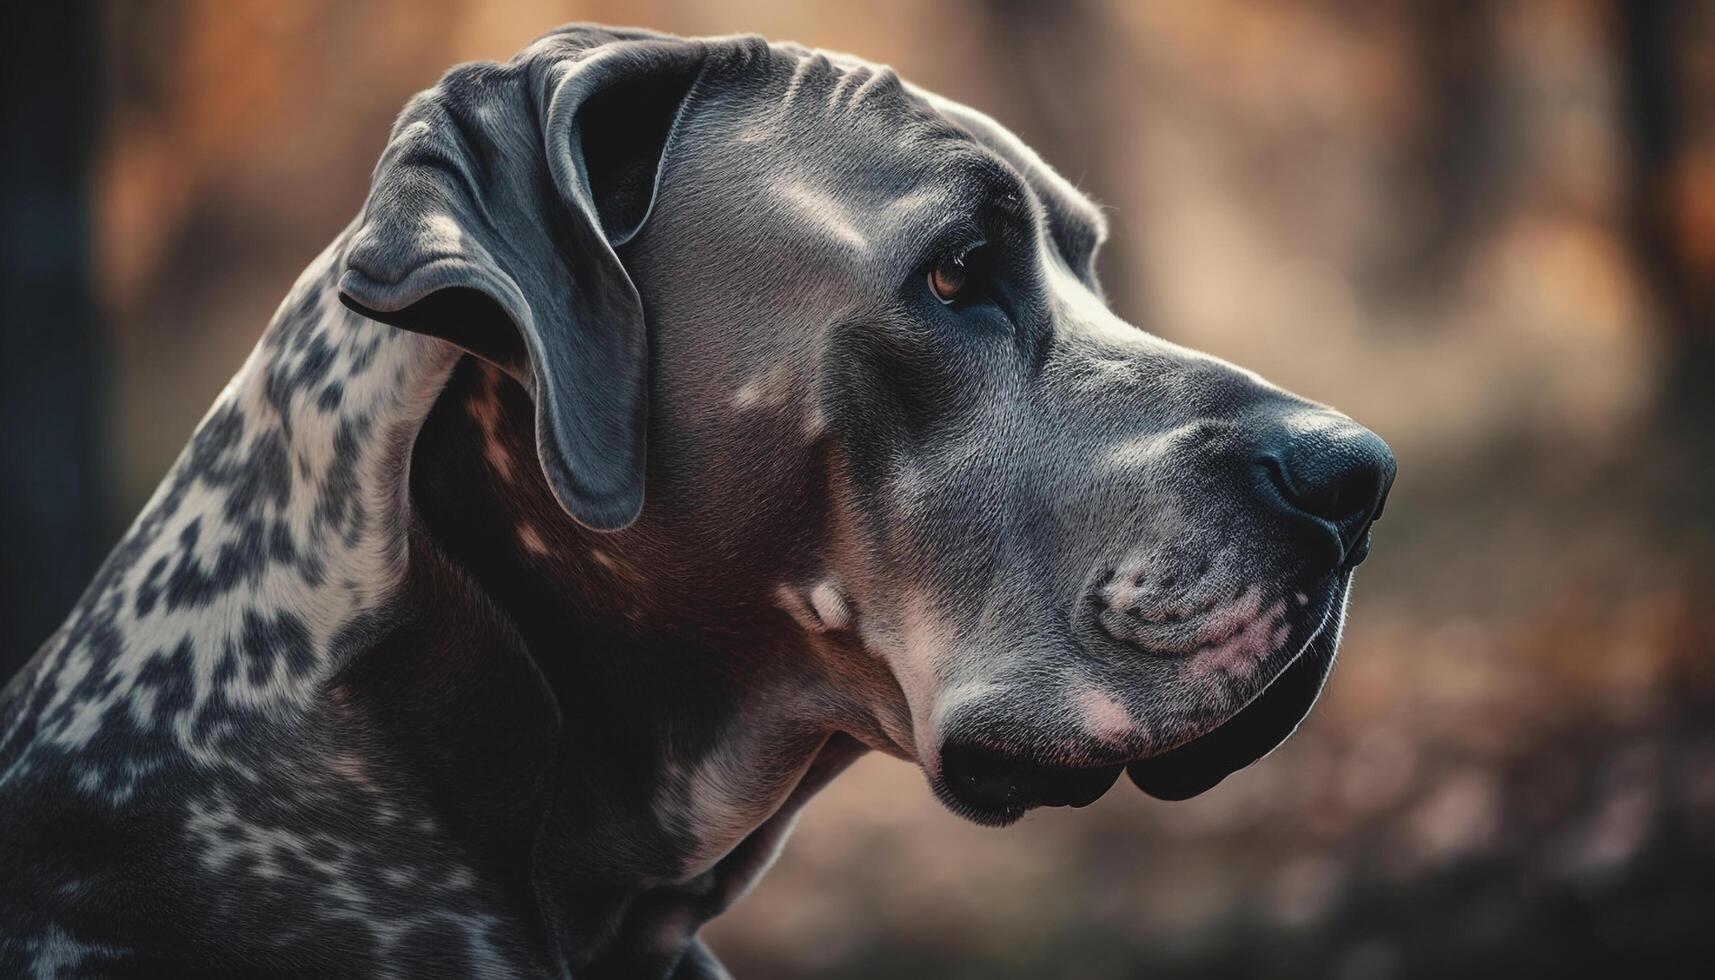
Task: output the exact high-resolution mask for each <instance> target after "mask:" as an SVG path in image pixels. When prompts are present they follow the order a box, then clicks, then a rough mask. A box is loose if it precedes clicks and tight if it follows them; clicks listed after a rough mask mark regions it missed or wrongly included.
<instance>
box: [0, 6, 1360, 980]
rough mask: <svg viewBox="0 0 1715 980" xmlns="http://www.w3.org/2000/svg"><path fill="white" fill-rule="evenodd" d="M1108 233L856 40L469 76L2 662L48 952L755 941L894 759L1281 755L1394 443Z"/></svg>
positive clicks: (5, 885) (408, 129) (959, 791)
mask: <svg viewBox="0 0 1715 980" xmlns="http://www.w3.org/2000/svg"><path fill="white" fill-rule="evenodd" d="M1104 234H1105V230H1104V226H1103V220H1102V217H1101V214H1100V213H1099V212H1098V210H1097V209H1096V208H1095V207H1094V206H1092V205H1091V204H1090V202H1089V201H1088V200H1087V199H1086V198H1085V197H1084V196H1082V195H1081V194H1080V193H1079V192H1078V191H1077V190H1076V189H1074V188H1073V187H1072V185H1071V184H1069V183H1068V182H1066V181H1065V180H1063V179H1062V178H1060V177H1059V176H1057V175H1056V174H1055V173H1054V171H1053V170H1051V169H1050V168H1049V167H1048V165H1046V164H1045V163H1044V162H1043V161H1042V160H1041V159H1039V158H1038V157H1037V156H1036V155H1035V154H1034V153H1032V152H1031V151H1030V150H1029V149H1028V148H1026V147H1025V146H1024V145H1023V144H1022V143H1021V142H1019V140H1018V139H1017V138H1015V137H1014V136H1012V135H1011V134H1010V133H1008V132H1007V131H1006V130H1004V129H1003V128H1001V127H1000V126H999V125H998V124H996V123H995V122H993V121H992V120H990V119H989V118H988V117H986V116H983V115H981V114H979V113H977V112H975V111H973V110H971V109H968V108H965V107H963V106H960V105H957V104H954V103H952V102H949V101H947V100H945V99H941V98H939V97H936V96H934V95H931V94H929V93H927V92H924V91H921V90H919V89H916V88H913V87H912V86H910V85H909V84H906V83H904V82H902V81H900V79H899V78H898V77H897V76H896V75H894V74H893V73H892V72H891V71H889V70H887V69H885V68H881V67H878V66H875V65H871V64H868V63H865V62H862V61H859V60H857V59H854V58H851V57H847V56H844V55H836V54H828V53H824V52H819V51H813V50H808V49H805V48H802V47H797V46H793V45H786V44H769V43H767V42H765V41H763V40H761V39H758V38H754V37H739V38H717V39H710V40H683V39H679V38H673V37H667V36H663V35H658V34H653V33H648V32H643V31H629V30H609V29H604V28H596V27H573V28H566V29H562V30H560V31H557V32H555V33H553V34H551V35H549V36H547V37H545V38H543V39H542V40H540V41H538V42H536V43H535V44H533V45H531V46H530V47H528V48H526V49H525V50H524V51H523V52H522V53H521V54H519V55H518V56H517V57H516V58H514V59H513V60H512V61H510V62H508V63H506V64H475V65H466V66H463V67H459V68H455V69H453V70H452V71H451V72H450V73H449V74H447V75H446V76H445V77H444V78H443V79H442V80H441V81H440V83H439V84H438V85H437V86H436V87H434V88H432V89H430V90H429V91H427V92H425V93H423V94H422V95H420V96H418V97H417V98H416V99H415V100H413V101H412V102H411V103H410V104H409V105H408V106H407V107H406V109H405V111H404V113H403V114H402V115H401V116H400V117H399V120H398V122H397V123H396V125H395V126H394V129H393V132H392V136H391V139H390V141H389V143H388V144H387V147H386V150H385V152H384V153H383V155H382V157H381V160H380V163H379V164H378V165H377V167H376V169H375V172H374V176H373V183H372V185H371V187H370V191H369V196H368V199H367V200H366V201H365V202H364V204H363V208H362V211H361V212H360V213H359V215H358V217H357V219H356V220H355V221H354V222H353V223H352V224H351V225H350V226H349V227H348V228H347V229H346V230H345V231H344V232H343V233H342V234H340V235H339V236H338V237H337V238H336V239H335V240H334V242H333V244H332V245H331V246H330V247H329V248H328V249H327V250H326V251H325V252H324V253H323V254H322V255H321V257H319V258H318V259H316V260H315V261H314V262H313V263H312V264H311V265H310V267H309V269H308V270H307V271H306V272H305V273H304V274H303V276H302V277H301V278H300V279H299V281H298V283H297V284H296V285H295V286H294V287H293V288H292V290H291V292H290V294H289V295H288V296H287V298H286V300H285V302H284V304H283V305H282V306H281V308H280V310H279V312H278V313H277V314H276V315H275V317H274V319H273V322H272V323H271V324H270V325H269V326H268V328H267V330H266V332H265V333H264V334H263V336H262V339H261V342H260V344H259V345H258V346H257V348H256V350H255V352H254V354H252V355H251V357H250V358H249V360H248V361H247V362H246V363H245V364H244V366H243V368H242V369H241V370H240V371H239V372H238V374H237V376H236V377H235V378H234V379H233V380H232V382H231V383H230V384H228V385H227V387H226V389H225V390H224V391H223V392H222V393H221V395H220V397H219V399H218V400H217V401H216V403H215V405H214V407H213V408H212V409H211V410H210V412H209V413H208V415H207V416H206V417H205V418H204V419H203V421H202V423H201V424H200V426H199V427H198V428H197V430H196V433H195V435H194V436H193V437H192V439H191V441H190V444H189V446H188V447H187V448H186V450H185V451H184V454H183V455H182V456H181V457H180V458H179V460H178V462H177V463H176V464H175V465H174V466H173V468H172V470H171V472H169V473H168V475H167V477H166V479H165V481H164V482H163V483H162V485H161V487H160V489H159V490H158V491H157V492H156V494H155V495H154V497H153V499H152V500H150V502H149V504H148V506H147V507H146V508H145V509H144V511H143V513H142V515H141V516H140V517H139V518H138V519H137V521H136V523H135V525H134V526H133V527H132V528H131V529H130V531H129V532H128V533H127V534H126V535H125V537H124V539H123V540H122V541H121V542H120V544H119V545H118V547H117V548H116V549H115V551H114V552H113V554H112V556H111V557H110V558H109V559H108V560H107V562H106V564H105V565H104V566H103V567H102V569H101V571H100V573H99V574H98V575H97V576H96V578H95V581H94V582H93V583H92V584H91V585H90V587H89V590H88V592H87V593H86V594H85V595H84V596H83V598H82V600H81V601H80V602H79V603H78V605H77V607H76V608H75V609H74V610H73V611H72V613H71V615H70V618H68V619H67V620H66V622H65V624H64V625H63V626H62V627H61V628H60V629H59V631H58V632H57V633H55V634H54V636H53V637H52V638H50V639H49V641H48V642H47V644H46V646H45V647H44V648H43V649H42V650H41V652H40V653H39V654H37V656H36V658H35V659H34V660H33V661H32V662H31V663H30V665H29V666H28V667H27V668H26V669H25V670H24V671H23V673H22V674H21V675H19V676H18V677H17V678H16V679H15V680H13V681H12V682H11V683H10V684H9V685H8V686H7V687H6V689H5V693H4V696H3V699H0V947H3V948H0V974H4V975H6V976H21V975H34V976H51V977H68V976H110V975H120V976H130V975H150V976H152V975H161V976H172V977H193V976H243V977H269V976H386V977H401V978H420V977H439V976H458V977H464V976H483V977H512V976H530V977H537V976H557V977H565V976H575V977H580V978H590V977H711V976H723V975H724V972H723V971H722V969H721V968H720V966H719V964H718V963H717V962H716V960H715V959H714V957H713V956H712V955H711V954H710V953H709V951H708V950H707V949H706V948H705V947H704V946H703V945H702V943H701V942H700V941H699V940H698V938H697V931H698V928H699V927H700V925H701V924H702V923H704V922H706V921H707V920H708V919H710V918H711V917H712V916H714V915H716V914H718V913H719V912H720V911H721V910H722V909H724V908H726V907H727V906H728V905H729V904H730V903H731V902H733V901H734V900H735V899H737V898H738V897H739V896H741V895H742V894H743V893H744V892H745V890H746V889H748V888H749V887H750V886H751V885H752V884H753V883H754V882H755V880H756V879H757V877H758V876H759V875H760V874H761V872H762V871H763V869H764V868H765V867H766V866H767V865H768V863H769V862H770V860H771V859H772V857H773V856H774V854H775V853H776V851H777V850H778V849H779V847H780V846H781V843H782V841H783V839H784V837H785V836H786V833H787V831H788V830H789V828H790V826H791V824H792V821H793V819H794V816H795V814H796V813H797V812H798V811H799V809H800V808H801V807H802V806H803V804H804V803H805V801H806V800H808V799H809V798H810V797H811V796H812V795H813V794H814V793H815V792H816V791H817V790H818V789H819V788H820V787H821V786H823V785H824V784H826V783H827V782H828V780H830V779H831V778H833V777H834V776H835V775H836V774H837V773H839V772H840V770H841V769H842V768H843V767H844V766H846V765H847V764H848V763H849V762H851V761H852V759H853V758H855V757H857V756H858V755H859V754H861V753H863V752H865V751H868V750H878V751H881V752H885V753H888V754H890V755H893V756H897V757H899V758H901V759H905V760H908V761H910V762H912V763H914V764H916V765H917V766H919V767H921V769H922V771H923V772H924V774H925V775H926V776H927V779H928V783H929V786H930V787H931V788H932V790H933V792H934V793H935V795H936V796H938V797H939V798H940V799H941V800H943V801H944V802H945V803H946V804H947V805H948V806H949V807H951V808H952V809H953V810H955V811H957V812H958V813H960V814H963V815H964V816H966V817H969V818H970V819H972V820H974V821H977V822H979V823H985V824H1005V823H1008V822H1010V821H1014V820H1016V819H1018V818H1019V816H1020V815H1021V814H1023V813H1024V812H1025V811H1027V810H1029V809H1031V808H1032V807H1036V806H1042V805H1055V806H1058V805H1072V806H1081V805H1084V804H1087V803H1089V802H1091V801H1092V800H1094V799H1096V798H1097V797H1098V796H1100V795H1102V793H1103V792H1105V791H1106V790H1107V789H1108V788H1109V787H1110V786H1111V785H1112V784H1113V782H1114V781H1115V780H1116V779H1117V778H1118V776H1119V774H1120V773H1121V771H1122V770H1124V771H1126V772H1128V774H1129V776H1130V778H1131V780H1132V781H1133V782H1135V783H1136V784H1137V785H1138V786H1139V787H1141V788H1142V789H1143V790H1145V791H1146V792H1149V793H1152V794H1154V795H1156V796H1159V797H1163V798H1168V799H1177V798H1183V797H1187V796H1191V795H1193V794H1196V793H1198V792H1201V791H1203V790H1205V789H1208V788H1209V787H1210V786H1212V785H1214V784H1215V783H1216V782H1218V781H1220V780H1221V779H1222V778H1223V777H1224V776H1226V775H1227V774H1228V773H1230V772H1232V771H1233V770H1235V769H1238V768H1240V767H1242V766H1245V765H1247V764H1249V763H1250V762H1252V761H1254V760H1255V759H1257V758H1258V757H1259V756H1261V755H1262V754H1263V753H1265V752H1267V751H1268V750H1269V749H1271V748H1272V747H1273V746H1274V745H1275V744H1276V743H1278V742H1279V741H1280V740H1281V739H1282V738H1284V737H1285V736H1286V735H1287V734H1288V733H1289V732H1290V731H1291V730H1292V729H1293V728H1294V726H1296V725H1297V723H1298V721H1299V720H1300V719H1301V718H1302V717H1303V716H1304V715H1305V713H1306V712H1307V711H1308V709H1309V707H1310V705H1311V703H1312V701H1313V700H1314V699H1315V697H1316V695H1317V693H1318V691H1319V690H1320V688H1321V686H1322V683H1323V680H1324V678H1325V677H1326V675H1327V673H1328V671H1329V669H1330V667H1331V665H1332V663H1333V660H1334V651H1335V646H1336V644H1337V642H1338V637H1339V634H1340V628H1341V622H1342V618H1343V616H1344V607H1345V602H1346V596H1347V588H1348V584H1349V582H1350V580H1351V574H1352V569H1353V567H1354V566H1356V565H1357V564H1358V563H1359V562H1360V561H1361V560H1362V559H1363V558H1364V556H1365V554H1366V552H1367V549H1368V542H1369V529H1370V525H1371V523H1372V522H1373V521H1374V520H1375V518H1376V517H1377V515H1378V514H1379V513H1380V511H1381V507H1382V501H1383V499H1384V497H1385V496H1386V494H1387V491H1388V487H1389V485H1390V483H1391V482H1392V479H1393V473H1394V462H1393V459H1392V456H1391V455H1390V453H1389V451H1388V449H1387V447H1386V445H1385V444H1384V443H1383V442H1382V441H1381V440H1380V439H1378V438H1377V437H1376V436H1375V435H1374V434H1372V433H1371V432H1369V431H1368V430H1366V429H1364V428H1361V427H1360V426H1358V425H1357V424H1355V423H1354V422H1352V421H1351V420H1350V419H1348V418H1347V417H1345V416H1344V415H1341V414H1339V413H1337V412H1334V411H1332V410H1330V409H1328V408H1325V407H1322V406H1320V405H1316V404H1313V403H1310V402H1307V401H1305V400H1303V399H1300V398H1297V397H1295V396H1293V395H1291V394H1288V393H1287V392H1284V391H1282V390H1281V389H1279V388H1276V387H1273V386H1271V385H1269V384H1268V383H1266V382H1264V381H1263V380H1262V379H1261V378H1259V377H1258V376H1257V375H1255V374H1252V373H1250V372H1248V371H1244V370H1241V369H1239V368H1236V367H1233V366H1232V365H1230V364H1226V363H1223V362H1222V361H1219V360H1216V359H1214V358H1212V357H1208V356H1205V355H1202V354H1199V353H1195V352H1193V351H1190V350H1186V349H1184V348H1181V347H1177V346H1175V345H1173V344H1170V343H1167V342H1165V341H1163V340H1160V339H1157V338H1155V337H1152V336H1150V335H1149V334H1147V333H1145V332H1143V331H1142V330H1139V329H1137V328H1136V327H1133V326H1131V325H1129V324H1127V323H1124V322H1122V321H1121V320H1119V319H1118V318H1116V317H1115V316H1114V314H1113V313H1111V312H1110V311H1109V309H1108V308H1107V306H1106V305H1105V304H1104V303H1103V301H1102V294H1101V291H1100V288H1099V287H1098V285H1097V282H1096V279H1095V275H1094V271H1093V270H1094V265H1093V261H1094V256H1095V254H1096V250H1097V248H1098V246H1099V245H1100V243H1101V241H1102V239H1103V236H1104ZM645 488H647V493H646V492H645ZM830 887H834V885H833V884H832V883H830Z"/></svg>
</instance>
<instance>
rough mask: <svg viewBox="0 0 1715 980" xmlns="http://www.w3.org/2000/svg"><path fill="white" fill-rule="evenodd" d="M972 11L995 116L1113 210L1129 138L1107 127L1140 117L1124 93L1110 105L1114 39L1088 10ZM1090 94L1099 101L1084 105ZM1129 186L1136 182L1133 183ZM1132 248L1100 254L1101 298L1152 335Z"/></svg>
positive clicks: (1123, 242)
mask: <svg viewBox="0 0 1715 980" xmlns="http://www.w3.org/2000/svg"><path fill="white" fill-rule="evenodd" d="M979 5H980V8H981V10H982V11H983V13H984V15H985V17H984V33H985V37H986V39H987V45H986V47H987V49H988V50H990V51H992V52H994V56H993V59H992V61H993V63H994V64H995V65H996V66H997V70H996V72H995V76H994V83H995V86H996V89H997V91H999V92H1000V93H1001V94H1002V98H1001V99H1000V100H999V104H998V105H997V107H996V109H997V111H995V112H994V113H992V114H993V115H994V116H995V118H997V119H999V120H1000V121H1001V122H1003V123H1005V124H1006V125H1007V126H1008V127H1009V128H1010V129H1012V130H1013V131H1014V132H1016V133H1018V135H1019V136H1020V137H1021V138H1022V139H1023V140H1024V141H1025V142H1026V143H1028V144H1030V145H1031V147H1033V148H1034V149H1035V150H1036V151H1037V152H1038V153H1040V154H1042V158H1043V159H1044V160H1047V161H1048V163H1049V165H1051V166H1052V167H1053V168H1054V169H1055V170H1057V171H1059V172H1060V173H1061V174H1062V175H1064V176H1065V177H1066V178H1067V179H1068V180H1070V181H1072V182H1073V183H1074V184H1077V185H1078V186H1079V187H1080V188H1081V189H1083V190H1085V191H1087V192H1089V193H1090V194H1091V195H1092V196H1094V197H1095V198H1096V200H1097V201H1099V202H1102V203H1104V204H1107V203H1111V202H1112V201H1113V199H1114V195H1116V194H1117V193H1118V188H1119V187H1120V182H1119V181H1117V180H1115V179H1114V175H1113V166H1114V161H1115V156H1116V154H1117V152H1118V149H1117V148H1116V147H1115V146H1114V145H1113V141H1114V137H1115V136H1116V135H1118V134H1121V133H1124V132H1127V131H1129V130H1130V128H1131V121H1130V120H1127V121H1126V122H1124V123H1121V122H1120V121H1119V120H1117V119H1115V118H1113V117H1114V116H1117V115H1118V114H1120V113H1137V112H1139V111H1141V107H1140V106H1138V105H1136V104H1135V103H1132V102H1129V101H1128V97H1129V96H1130V95H1131V93H1125V92H1122V93H1119V95H1118V97H1117V98H1110V97H1109V96H1110V94H1111V93H1113V91H1114V89H1115V87H1116V86H1115V85H1114V84H1113V79H1112V78H1111V77H1110V72H1111V71H1112V68H1113V57H1112V51H1113V46H1114V41H1115V33H1116V30H1117V29H1116V28H1115V27H1113V25H1110V24H1108V23H1107V22H1106V20H1105V18H1104V17H1103V15H1102V13H1101V10H1100V9H1099V8H1098V7H1096V6H1095V5H1094V4H1092V3H1091V2H1089V0H1065V2H1054V3H1048V2H1041V0H979ZM1092 93H1094V94H1097V95H1100V96H1102V98H1100V99H1099V100H1097V101H1095V102H1091V101H1089V98H1088V97H1089V95H1090V94H1092ZM1127 180H1128V181H1131V180H1133V178H1132V177H1131V175H1127ZM1132 220H1134V221H1135V220H1141V216H1137V215H1133V216H1132ZM1116 230H1117V229H1116ZM1136 240H1137V236H1135V235H1126V234H1115V235H1113V236H1112V238H1110V239H1109V241H1108V243H1107V244H1106V245H1105V246H1103V249H1102V254H1101V257H1100V264H1101V273H1102V288H1103V289H1104V290H1105V291H1106V292H1107V296H1108V301H1109V303H1110V304H1111V305H1112V306H1113V308H1114V311H1115V312H1117V313H1118V314H1119V315H1120V316H1123V317H1125V318H1126V319H1128V320H1130V321H1131V322H1133V323H1136V324H1139V325H1140V326H1143V327H1144V328H1145V329H1148V330H1152V331H1153V330H1156V329H1157V327H1158V326H1159V325H1158V324H1154V323H1151V322H1150V318H1149V317H1148V316H1147V313H1148V311H1147V310H1146V308H1145V301H1144V296H1145V292H1144V290H1143V283H1142V281H1141V280H1142V275H1143V273H1142V264H1141V263H1140V262H1139V261H1137V258H1138V257H1137V256H1136V255H1135V254H1134V246H1133V243H1134V242H1135V241H1136Z"/></svg>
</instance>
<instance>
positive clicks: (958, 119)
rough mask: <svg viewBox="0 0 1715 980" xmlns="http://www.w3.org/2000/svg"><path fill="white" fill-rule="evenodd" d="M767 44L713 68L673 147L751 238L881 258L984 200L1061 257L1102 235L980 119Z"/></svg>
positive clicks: (869, 69)
mask: <svg viewBox="0 0 1715 980" xmlns="http://www.w3.org/2000/svg"><path fill="white" fill-rule="evenodd" d="M767 52H768V53H767V56H766V57H765V58H762V59H756V58H749V59H744V60H742V61H736V62H734V63H731V64H727V65H723V66H719V67H717V68H715V69H713V70H711V72H710V75H709V77H706V78H705V79H704V81H703V84H702V86H701V87H700V91H699V92H698V94H697V95H696V107H695V110H694V112H692V113H691V114H690V116H689V118H688V119H687V121H686V128H687V131H686V133H684V134H682V138H681V140H680V141H679V143H678V144H677V145H676V147H675V149H674V154H673V155H674V156H675V157H678V158H679V164H680V165H682V167H683V171H685V172H688V173H690V174H691V175H693V176H694V177H696V178H698V179H699V182H701V181H705V180H706V181H715V182H718V183H719V184H720V186H721V189H722V194H723V198H724V202H725V204H726V206H725V207H723V208H722V210H723V211H724V212H726V213H727V214H728V215H730V216H733V217H735V218H736V219H737V220H740V221H744V222H747V223H754V224H755V225H756V226H757V227H756V229H755V231H756V233H757V234H758V235H761V234H766V235H767V236H768V237H770V238H771V239H773V240H775V241H782V240H786V241H791V242H792V243H793V245H794V247H798V248H807V249H812V250H820V251H828V252H833V253H838V254H842V255H844V256H845V257H847V258H863V257H866V256H870V257H875V258H877V259H883V260H884V259H885V257H888V256H898V255H902V254H910V253H911V252H912V251H913V247H914V246H920V245H921V244H923V242H924V241H925V240H927V239H929V238H932V237H934V236H935V235H936V234H938V233H939V231H940V230H942V227H943V226H944V225H946V224H949V223H951V222H954V221H956V220H958V219H959V218H961V217H968V216H969V215H970V213H971V212H972V211H973V210H974V209H977V208H980V207H984V206H995V207H1007V208H1011V209H1016V210H1019V211H1024V212H1027V213H1028V214H1029V215H1030V216H1031V218H1032V220H1035V221H1037V222H1038V224H1039V225H1040V226H1041V228H1042V229H1043V230H1044V232H1046V233H1048V234H1050V235H1052V236H1053V237H1054V238H1055V239H1056V243H1057V244H1059V245H1061V250H1062V252H1063V253H1065V254H1068V255H1087V254H1089V253H1091V252H1093V251H1094V249H1095V247H1096V245H1097V244H1098V243H1099V241H1100V240H1101V238H1102V236H1103V229H1102V221H1101V217H1100V213H1099V212H1098V211H1097V210H1096V209H1095V207H1094V206H1093V205H1092V204H1090V202H1089V201H1088V200H1087V199H1086V198H1084V197H1083V196H1082V195H1081V194H1079V193H1078V192H1077V191H1076V189H1074V188H1072V187H1071V185H1069V184H1067V183H1066V182H1065V181H1064V180H1062V179H1060V178H1059V177H1058V175H1056V174H1054V173H1053V171H1052V170H1051V169H1050V168H1048V167H1047V166H1046V165H1045V164H1043V163H1042V161H1041V160H1040V159H1039V158H1037V157H1036V155H1035V154H1034V153H1033V152H1031V151H1030V150H1029V149H1028V148H1027V147H1025V146H1024V145H1023V143H1021V142H1020V141H1018V140H1017V139H1016V137H1013V136H1012V135H1011V134H1010V133H1008V132H1006V131H1005V130H1004V128H1002V127H1000V126H999V125H998V124H996V123H994V122H993V121H992V120H989V119H988V118H987V117H985V116H982V115H981V114H979V113H976V112H974V111H973V110H970V109H967V108H965V107H963V106H959V105H957V104H956V103H952V102H950V101H948V100H944V99H940V98H939V97H937V96H934V95H931V94H929V93H926V92H923V91H921V90H919V89H916V88H915V87H913V86H910V85H909V84H906V83H904V82H902V81H901V80H900V79H899V77H898V76H897V75H895V74H894V73H893V71H892V70H891V69H888V68H885V67H883V66H879V65H873V64H870V63H868V62H864V61H861V60H858V59H855V58H850V57H848V56H843V55H837V54H830V53H827V52H822V51H815V50H811V49H806V48H800V47H797V46H795V45H772V46H770V47H769V48H768V49H767ZM686 137H688V138H686Z"/></svg>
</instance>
